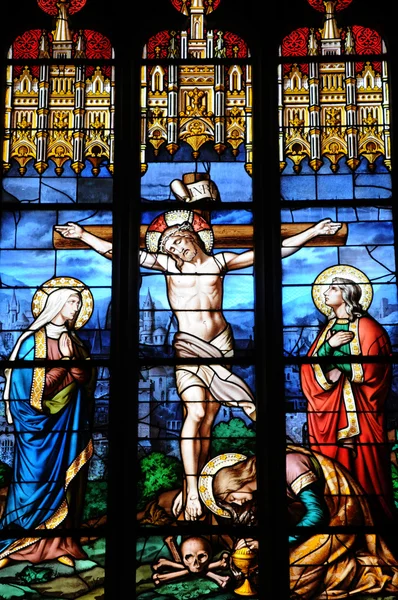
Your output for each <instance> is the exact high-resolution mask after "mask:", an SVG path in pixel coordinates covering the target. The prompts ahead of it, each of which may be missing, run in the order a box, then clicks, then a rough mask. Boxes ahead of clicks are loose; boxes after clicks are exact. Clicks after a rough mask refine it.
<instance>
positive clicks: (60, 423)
mask: <svg viewBox="0 0 398 600" xmlns="http://www.w3.org/2000/svg"><path fill="white" fill-rule="evenodd" d="M75 339H76V338H75ZM18 358H19V359H23V360H34V358H35V334H33V335H31V336H29V337H28V338H26V339H25V340H24V341H23V342H22V344H21V347H20V349H19V352H18ZM47 365H48V363H47ZM38 366H39V365H38ZM33 378H34V369H33V368H28V369H24V368H22V369H13V371H12V374H11V385H10V394H9V404H10V411H11V414H12V418H13V421H14V430H15V449H14V465H13V478H12V482H11V484H10V486H9V490H8V497H7V503H6V507H5V510H4V513H3V517H2V519H1V521H0V530H1V531H4V530H10V538H8V539H2V540H0V558H4V557H5V556H8V555H9V554H12V553H13V552H16V551H18V550H19V549H22V548H24V547H26V546H27V545H29V539H26V540H24V539H19V541H17V538H15V537H12V533H11V532H12V530H20V529H21V528H22V529H36V528H39V530H40V529H54V528H55V527H57V526H59V525H60V523H62V522H63V521H64V520H65V518H66V517H67V515H68V500H67V488H68V487H69V485H70V483H71V481H72V480H73V479H74V477H75V476H76V475H77V473H78V472H79V470H80V469H81V468H82V467H83V466H84V464H86V463H87V462H88V460H89V459H90V458H91V455H92V451H93V448H92V440H91V433H90V423H89V410H88V401H87V398H86V396H85V393H84V386H82V385H80V384H78V383H77V382H73V383H72V384H70V385H69V386H68V388H69V389H67V388H66V389H65V390H64V393H63V397H64V399H63V403H64V404H63V405H62V408H61V409H60V410H59V411H57V412H55V414H48V411H47V410H46V408H45V406H44V407H43V408H42V409H41V410H40V408H39V409H38V408H37V407H35V406H33V405H32V402H31V400H30V399H31V391H32V385H33ZM42 388H43V389H44V385H43V386H42ZM39 395H40V394H39ZM56 395H57V394H55V396H56ZM40 400H41V401H42V400H43V390H42V391H41V398H40ZM43 404H45V402H43ZM19 533H21V531H19ZM38 535H39V536H40V532H39V531H38ZM33 541H34V540H33ZM14 542H15V543H14ZM30 543H32V542H30Z"/></svg>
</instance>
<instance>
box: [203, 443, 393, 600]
mask: <svg viewBox="0 0 398 600" xmlns="http://www.w3.org/2000/svg"><path fill="white" fill-rule="evenodd" d="M286 452H287V454H286V492H287V500H288V508H289V520H290V523H291V525H293V526H294V527H295V535H291V536H290V537H289V544H290V589H291V596H290V597H291V598H295V599H299V598H301V599H303V600H304V599H305V600H310V599H315V598H316V599H317V600H321V599H322V600H326V599H327V598H332V597H333V599H334V600H340V599H343V598H347V597H348V596H349V597H350V598H351V596H353V595H355V594H365V593H366V594H375V593H379V592H383V593H384V592H395V593H398V563H397V561H396V560H395V558H394V556H393V555H392V554H391V552H390V550H389V549H388V547H387V546H386V544H385V542H384V541H383V539H382V538H381V537H380V536H379V535H376V534H375V533H371V532H370V533H367V532H366V529H365V530H364V531H363V533H354V531H353V529H354V530H355V528H358V529H361V528H369V529H371V528H372V527H373V519H372V515H371V512H370V509H369V505H368V502H367V500H366V495H365V493H364V491H363V490H362V488H361V487H360V485H359V484H358V483H357V482H356V481H355V480H354V479H353V478H352V476H351V475H350V474H349V473H348V471H346V469H345V468H344V467H343V466H341V465H340V464H339V463H338V462H337V461H335V460H333V459H331V458H329V457H327V456H324V455H322V454H319V453H318V452H311V451H309V450H307V449H305V448H302V447H300V446H294V445H291V446H287V448H286ZM213 462H214V463H215V462H217V459H213ZM205 469H206V467H205ZM256 474H257V472H256V459H255V457H251V458H248V459H245V460H241V461H240V462H237V463H236V464H235V465H233V466H229V467H224V468H222V469H220V470H219V471H218V472H217V473H216V474H215V475H214V478H213V485H212V487H213V494H214V496H213V497H214V500H215V505H217V506H218V507H219V508H220V510H221V511H222V510H226V511H227V513H229V514H230V517H231V518H232V519H233V520H234V521H236V522H242V519H244V520H243V522H247V517H248V515H250V514H254V515H255V514H256V510H255V508H256V507H255V506H254V507H253V502H254V504H255V505H256V503H257V499H256V490H257V478H256ZM249 524H252V525H257V523H256V520H255V519H252V520H251V521H249ZM309 527H312V528H316V529H317V530H320V531H321V533H313V530H312V531H311V529H309V530H308V529H307V528H309ZM333 527H338V533H333V531H332V530H333ZM344 527H346V528H347V530H346V531H345V530H344ZM323 528H324V529H323ZM342 529H343V531H342ZM322 531H324V532H325V533H323V532H322ZM243 546H247V547H249V548H250V549H257V548H258V542H257V540H255V539H245V540H238V542H237V543H236V544H235V548H241V547H243ZM394 597H395V596H394Z"/></svg>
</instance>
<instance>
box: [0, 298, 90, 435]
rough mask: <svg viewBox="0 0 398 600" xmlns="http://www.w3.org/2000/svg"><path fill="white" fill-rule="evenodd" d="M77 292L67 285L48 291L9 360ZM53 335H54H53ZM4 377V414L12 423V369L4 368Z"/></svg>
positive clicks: (59, 330) (59, 328)
mask: <svg viewBox="0 0 398 600" xmlns="http://www.w3.org/2000/svg"><path fill="white" fill-rule="evenodd" d="M76 294H79V290H78V289H75V288H72V287H67V288H56V289H54V291H52V292H51V293H49V295H48V298H47V301H46V304H45V306H44V309H43V310H42V312H41V313H40V315H39V316H38V317H37V318H36V319H35V320H34V321H33V323H31V325H29V327H28V329H27V330H26V331H24V332H23V334H22V335H21V336H20V337H19V339H18V341H17V343H16V344H15V346H14V348H13V351H12V352H11V355H10V360H15V359H16V358H17V356H18V353H19V350H20V348H21V345H22V343H23V342H24V341H25V340H26V338H28V337H29V336H30V335H32V334H33V333H35V332H36V331H38V330H39V329H41V328H42V327H44V326H45V325H49V324H50V323H51V321H52V319H53V318H54V317H56V316H57V314H58V313H59V312H60V310H61V309H62V308H63V306H64V305H65V302H67V300H68V298H69V297H70V296H72V295H76ZM79 295H80V294H79ZM57 330H58V333H59V335H60V334H61V333H62V332H63V331H68V329H67V327H66V326H63V327H57ZM54 337H55V336H54ZM4 374H5V377H6V385H5V389H4V395H3V399H4V400H5V402H6V416H7V421H8V423H12V417H11V414H10V410H9V404H8V401H9V399H10V385H11V374H12V369H5V372H4Z"/></svg>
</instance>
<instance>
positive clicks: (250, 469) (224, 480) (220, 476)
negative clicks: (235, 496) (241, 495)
mask: <svg viewBox="0 0 398 600" xmlns="http://www.w3.org/2000/svg"><path fill="white" fill-rule="evenodd" d="M256 477H257V469H256V457H255V456H251V457H250V458H247V459H246V460H242V461H240V462H238V463H236V464H235V465H232V466H231V467H224V468H223V469H220V470H219V471H218V473H216V474H215V476H214V478H213V493H214V497H215V499H216V500H219V501H223V500H225V498H226V497H227V496H228V494H231V493H232V492H237V491H238V490H240V489H241V488H243V487H244V486H245V485H247V484H248V483H252V482H253V481H256Z"/></svg>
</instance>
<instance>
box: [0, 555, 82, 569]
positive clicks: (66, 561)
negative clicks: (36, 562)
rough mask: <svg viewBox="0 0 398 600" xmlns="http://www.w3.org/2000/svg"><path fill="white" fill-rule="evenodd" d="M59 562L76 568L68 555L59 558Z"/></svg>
mask: <svg viewBox="0 0 398 600" xmlns="http://www.w3.org/2000/svg"><path fill="white" fill-rule="evenodd" d="M6 560H7V559H6ZM58 562H60V563H62V564H63V565H66V566H67V567H74V566H75V561H74V560H73V558H70V556H66V555H65V556H59V557H58Z"/></svg>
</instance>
